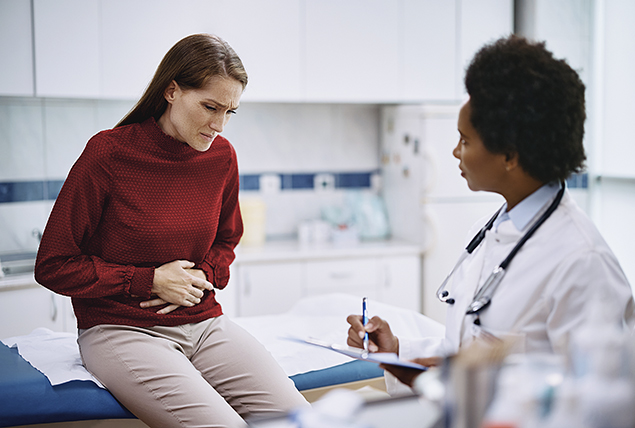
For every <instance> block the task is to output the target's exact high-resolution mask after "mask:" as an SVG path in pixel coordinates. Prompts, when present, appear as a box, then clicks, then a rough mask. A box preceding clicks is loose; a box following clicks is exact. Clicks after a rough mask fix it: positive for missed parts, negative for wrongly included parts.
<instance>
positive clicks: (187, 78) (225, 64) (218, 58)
mask: <svg viewBox="0 0 635 428" xmlns="http://www.w3.org/2000/svg"><path fill="white" fill-rule="evenodd" d="M213 76H223V77H229V78H233V79H236V80H237V81H238V82H240V83H241V85H242V86H243V89H245V87H246V86H247V80H248V78H247V72H246V71H245V68H244V67H243V63H242V61H241V60H240V58H239V57H238V55H237V54H236V52H234V50H233V49H232V48H231V46H229V44H228V43H227V42H225V41H224V40H223V39H221V38H220V37H218V36H214V35H211V34H193V35H191V36H187V37H185V38H184V39H181V40H180V41H178V42H177V43H176V44H175V45H174V46H173V47H172V48H171V49H170V50H169V51H168V53H166V54H165V56H164V57H163V60H161V63H160V64H159V67H157V71H156V72H155V73H154V77H153V78H152V80H151V81H150V84H149V85H148V87H147V88H146V90H145V92H144V93H143V95H142V96H141V98H140V99H139V101H138V102H137V104H136V105H135V106H134V107H133V108H132V110H131V111H130V112H129V113H128V114H127V115H126V116H125V117H124V118H123V119H121V121H120V122H119V123H118V124H117V126H123V125H128V124H131V123H141V122H143V121H145V120H146V119H149V118H151V117H154V119H155V120H158V119H159V118H160V117H161V115H162V114H163V113H164V112H165V110H166V108H167V105H168V103H167V101H166V100H165V98H164V92H165V89H166V88H167V87H168V85H169V84H170V83H171V82H172V81H173V80H174V81H175V82H176V83H177V84H178V85H179V86H180V87H181V88H182V89H184V90H187V89H200V88H202V87H203V86H205V83H206V82H207V80H208V79H209V78H210V77H213Z"/></svg>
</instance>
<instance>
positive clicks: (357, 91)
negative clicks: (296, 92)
mask: <svg viewBox="0 0 635 428" xmlns="http://www.w3.org/2000/svg"><path fill="white" fill-rule="evenodd" d="M398 6H399V2H398V1H396V0H389V1H386V0H349V1H345V2H343V1H340V0H320V1H308V2H306V3H305V10H306V15H305V28H306V30H305V31H306V49H305V52H306V85H307V90H306V95H307V99H308V100H309V101H344V102H377V101H394V100H395V98H396V96H397V95H398V94H399V92H400V87H401V86H400V85H401V76H400V75H399V69H400V68H399V64H400V50H399V43H400V39H399V7H398Z"/></svg>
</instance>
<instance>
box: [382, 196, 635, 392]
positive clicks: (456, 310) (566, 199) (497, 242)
mask: <svg viewBox="0 0 635 428" xmlns="http://www.w3.org/2000/svg"><path fill="white" fill-rule="evenodd" d="M542 212H543V211H541V212H540V213H539V214H538V215H540V214H541V213H542ZM486 220H487V218H485V219H483V220H482V221H480V222H479V223H477V225H475V227H473V230H472V231H471V232H470V235H469V237H470V239H471V238H472V236H473V235H474V234H475V233H476V232H477V231H478V230H479V229H480V228H481V227H482V226H483V224H485V222H486ZM534 222H535V219H534V220H532V221H530V222H529V226H527V228H529V227H530V225H531V224H533V223H534ZM524 232H526V230H523V231H519V230H517V229H516V227H515V226H514V224H513V223H512V221H511V220H507V221H503V222H502V223H500V224H499V226H498V229H497V230H495V231H493V230H490V231H488V233H487V234H486V237H485V239H484V241H483V242H482V243H481V245H480V246H479V247H478V248H477V249H476V250H475V251H474V252H473V253H472V254H471V255H470V256H468V257H467V258H466V259H465V261H464V262H463V264H462V265H461V266H460V267H459V268H458V269H457V271H456V272H455V274H454V275H453V277H452V280H451V282H450V285H449V286H448V289H449V291H450V295H451V297H452V298H454V299H455V300H456V302H455V303H454V305H450V306H449V307H448V311H447V317H446V332H445V337H444V338H416V339H408V338H401V337H400V338H399V342H400V348H399V356H400V357H401V358H405V359H412V358H417V357H430V356H445V355H452V354H455V353H456V352H457V351H458V350H459V348H461V347H465V346H467V345H469V343H470V342H472V341H473V340H474V338H475V337H476V336H478V335H479V334H482V332H481V331H480V330H479V329H483V330H484V331H486V332H488V333H491V334H494V335H495V336H497V337H500V338H505V337H510V336H514V337H515V338H516V339H519V340H518V342H517V343H518V347H517V351H520V352H528V353H536V352H540V353H556V354H565V353H566V352H567V349H566V348H567V341H568V338H569V335H570V334H571V333H572V332H573V331H575V330H576V329H577V328H579V327H580V326H581V325H582V324H583V323H584V321H585V319H586V318H587V315H588V311H587V307H586V303H587V302H588V301H589V300H590V299H596V298H602V299H604V301H607V302H608V303H607V304H609V305H611V306H612V309H611V312H612V313H615V314H616V315H617V316H621V317H622V319H623V321H624V322H625V323H626V324H627V325H628V326H629V327H630V328H632V326H633V323H634V322H635V314H634V304H633V296H632V292H631V287H630V285H629V283H628V281H627V279H626V277H625V275H624V273H623V271H622V269H621V268H620V266H619V263H618V261H617V259H616V258H615V256H614V254H613V252H612V251H611V250H610V248H609V247H608V245H607V244H606V242H605V241H604V239H603V238H602V237H601V235H600V233H599V231H598V230H597V228H596V227H595V226H594V225H593V223H592V222H591V220H589V218H588V217H587V216H586V215H585V214H584V212H582V210H581V209H580V208H579V207H578V206H577V204H576V203H575V202H574V201H573V200H572V199H571V196H570V195H569V193H568V192H565V194H564V196H563V199H562V201H561V202H560V204H559V206H558V208H557V209H556V210H555V211H554V212H553V214H552V215H551V216H550V217H549V218H548V219H547V220H546V221H545V223H543V225H542V226H541V227H540V228H539V229H538V230H537V231H536V233H535V234H534V235H533V236H532V237H531V238H530V239H529V240H528V241H527V242H526V243H525V244H524V246H523V247H522V248H521V250H520V251H519V252H518V253H517V254H516V257H515V258H514V259H513V260H512V262H511V264H510V265H509V266H508V269H507V272H506V274H505V276H504V278H503V280H502V282H501V283H500V285H499V287H498V289H497V290H496V292H495V294H494V296H493V298H492V301H491V304H490V306H489V307H488V308H486V309H484V310H483V311H481V312H482V313H481V315H480V327H478V326H475V325H474V317H475V316H474V315H465V311H466V309H467V307H468V306H469V304H470V303H471V302H472V298H473V297H474V294H475V292H476V290H477V285H478V286H479V287H480V286H482V284H483V283H484V282H485V280H486V279H487V277H488V276H489V274H490V273H491V272H492V270H493V269H494V268H495V267H497V266H498V265H499V264H500V263H501V262H502V261H503V260H504V259H505V257H507V255H508V254H509V252H510V251H511V250H512V248H513V247H514V245H515V244H516V242H517V241H518V240H519V239H520V237H521V236H522V235H523V234H524ZM439 304H441V305H442V304H445V303H441V302H439ZM396 383H397V381H396V379H395V378H394V377H392V376H389V374H388V373H387V386H388V388H389V392H390V391H391V390H392V391H395V389H394V387H395V385H396Z"/></svg>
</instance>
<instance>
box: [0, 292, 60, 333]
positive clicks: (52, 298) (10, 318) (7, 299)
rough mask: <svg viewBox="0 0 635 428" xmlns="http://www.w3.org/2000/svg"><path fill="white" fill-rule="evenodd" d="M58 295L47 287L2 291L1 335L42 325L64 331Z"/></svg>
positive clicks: (0, 295)
mask: <svg viewBox="0 0 635 428" xmlns="http://www.w3.org/2000/svg"><path fill="white" fill-rule="evenodd" d="M57 297H59V296H56V295H55V294H54V293H52V292H50V291H49V290H47V289H45V288H43V287H34V288H24V289H18V290H7V291H0V319H1V320H2V321H1V322H0V338H8V337H12V336H22V335H26V334H29V333H31V332H32V331H33V330H34V329H36V328H38V327H45V328H48V329H51V330H53V331H64V328H63V313H62V307H61V306H60V305H59V303H58V301H57Z"/></svg>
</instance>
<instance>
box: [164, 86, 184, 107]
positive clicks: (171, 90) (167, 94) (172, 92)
mask: <svg viewBox="0 0 635 428" xmlns="http://www.w3.org/2000/svg"><path fill="white" fill-rule="evenodd" d="M179 90H180V88H179V84H178V83H176V81H175V80H173V81H171V82H170V84H169V85H168V87H167V88H165V91H164V92H163V97H164V98H165V100H166V101H167V102H168V103H172V101H174V99H175V98H176V94H177V92H178V91H179Z"/></svg>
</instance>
